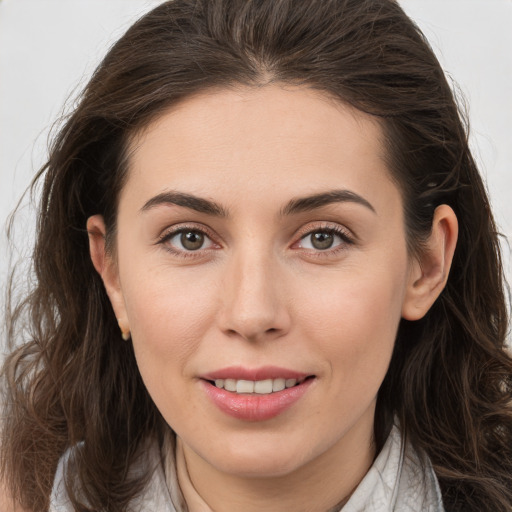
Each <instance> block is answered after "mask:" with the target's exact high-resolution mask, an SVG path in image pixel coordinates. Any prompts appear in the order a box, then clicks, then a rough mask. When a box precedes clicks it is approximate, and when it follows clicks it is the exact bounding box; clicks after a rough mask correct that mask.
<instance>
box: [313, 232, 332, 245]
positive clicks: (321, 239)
mask: <svg viewBox="0 0 512 512" xmlns="http://www.w3.org/2000/svg"><path fill="white" fill-rule="evenodd" d="M310 236H311V245H312V246H313V247H314V248H315V249H318V250H325V249H330V248H331V247H332V245H333V244H334V234H333V233H330V232H327V231H317V232H316V233H312V234H311V235H310Z"/></svg>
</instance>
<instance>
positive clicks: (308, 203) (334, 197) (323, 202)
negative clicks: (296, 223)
mask: <svg viewBox="0 0 512 512" xmlns="http://www.w3.org/2000/svg"><path fill="white" fill-rule="evenodd" d="M333 203H356V204H360V205H362V206H364V207H366V208H368V209H369V210H370V211H372V212H373V213H377V212H376V210H375V208H374V207H373V206H372V205H371V204H370V203H369V202H368V201H367V200H366V199H365V198H364V197H361V196H360V195H358V194H356V193H355V192H352V191H350V190H330V191H329V192H322V193H319V194H314V195H311V196H306V197H299V198H296V199H292V200H291V201H290V202H289V203H288V204H287V205H286V206H285V207H284V208H283V209H282V210H281V215H282V216H284V215H293V214H296V213H302V212H308V211H311V210H316V209H317V208H321V207H322V206H327V205H329V204H333Z"/></svg>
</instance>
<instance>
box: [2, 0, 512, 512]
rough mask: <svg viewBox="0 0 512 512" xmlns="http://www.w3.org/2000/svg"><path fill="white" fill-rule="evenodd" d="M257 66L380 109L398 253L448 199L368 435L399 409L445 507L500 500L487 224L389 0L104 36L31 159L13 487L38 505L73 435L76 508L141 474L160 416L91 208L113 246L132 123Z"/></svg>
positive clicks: (502, 426) (499, 408)
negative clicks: (421, 290) (33, 204)
mask: <svg viewBox="0 0 512 512" xmlns="http://www.w3.org/2000/svg"><path fill="white" fill-rule="evenodd" d="M270 82H282V83H292V84H302V85H304V86H306V87H310V88H314V89H317V90H320V91H324V92H325V93H327V94H329V95H332V96H334V97H336V98H338V99H339V101H341V102H345V103H348V104H350V105H352V106H354V107H355V108H357V109H359V110H361V111H364V112H366V113H369V114H371V115H374V116H377V117H378V118H379V119H380V121H381V124H382V126H383V128H384V132H385V139H386V140H385V145H386V149H387V157H388V167H389V169H390V172H391V173H392V175H393V176H394V179H395V180H396V182H397V184H398V186H399V187H400V189H401V191H402V195H403V200H404V209H405V217H406V221H407V240H408V244H409V249H410V251H412V252H414V251H421V244H422V241H423V240H424V239H425V238H426V237H427V236H428V234H429V231H430V227H431V222H432V217H433V212H434V209H435V208H436V206H438V205H440V204H443V203H444V204H449V205H450V206H451V207H452V208H453V209H454V211H455V213H456V215H457V217H458V220H459V229H460V231H459V241H458V246H457V249H456V253H455V257H454V262H453V266H452V270H451V273H450V276H449V279H448V283H447V286H446V288H445V290H444V291H443V293H442V294H441V296H440V297H439V299H438V300H437V302H436V303H435V304H434V306H433V307H432V308H431V310H430V311H429V312H428V314H427V315H426V316H425V317H424V318H423V319H422V320H419V321H417V322H407V321H402V323H401V325H400V327H399V332H398V336H397V340H396V347H395V351H394V354H393V357H392V361H391V364H390V367H389V371H388V373H387V376H386V378H385V380H384V382H383V384H382V387H381V389H380V391H379V396H378V403H377V413H376V417H375V439H376V442H377V445H378V446H382V443H383V442H384V439H385V435H386V432H387V431H388V429H389V426H390V422H391V421H392V420H393V417H395V416H396V417H398V419H399V420H400V424H401V427H402V430H403V432H404V435H406V436H407V437H408V438H409V439H410V440H411V441H412V443H413V444H414V446H415V447H416V448H417V449H418V450H419V451H421V452H424V453H426V454H427V455H428V456H429V457H430V459H431V461H432V463H433V466H434V469H435V471H436V473H437V476H438V478H439V481H440V484H441V489H442V493H443V498H444V502H445V506H446V508H447V509H448V510H452V511H458V510H461V511H462V510H463V511H481V510H493V511H510V510H511V507H512V406H511V400H512V361H511V359H510V357H509V356H508V355H507V353H506V350H505V338H506V334H507V328H508V319H507V307H506V300H505V293H504V284H503V283H504V281H503V275H502V263H501V260H500V253H499V243H498V235H497V230H496V226H495V224H494V221H493V218H492V215H491V212H490V208H489V202H488V199H487V197H486V192H485V188H484V185H483V184H482V181H481V178H480V176H479V174H478V171H477V168H476V166H475V163H474V160H473V158H472V156H471V154H470V151H469V148H468V140H467V138H468V130H467V126H466V123H465V121H464V116H463V115H462V114H461V113H460V112H459V109H458V107H457V104H456V102H455V100H454V96H453V93H452V91H451V89H450V86H449V84H448V83H447V81H446V79H445V77H444V75H443V72H442V70H441V68H440V66H439V63H438V62H437V60H436V58H435V56H434V54H433V52H432V50H431V49H430V47H429V45H428V43H427V42H426V40H425V38H424V36H423V35H422V33H421V32H420V31H419V29H418V28H417V27H416V26H415V25H414V24H413V23H412V22H411V20H409V19H408V18H407V16H406V15H405V14H404V12H403V11H402V9H401V8H400V7H399V5H398V4H397V3H396V2H395V1H393V0H307V1H306V0H304V1H296V0H295V1H294V0H267V1H264V0H174V1H171V2H167V3H164V4H162V5H161V6H159V7H157V8H156V9H154V10H153V11H152V12H150V13H149V14H147V15H146V16H144V17H143V18H142V19H141V20H139V21H138V22H137V23H136V24H135V25H133V26H132V27H131V28H130V29H129V30H128V32H127V33H126V34H125V35H124V36H123V37H122V38H121V39H120V40H119V41H118V42H117V43H116V44H115V45H114V46H113V48H112V49H111V50H110V51H109V53H108V54H107V56H106V58H105V59H104V61H103V62H102V64H101V65H100V66H99V67H98V69H97V70H96V72H95V73H94V75H93V77H92V79H91V80H90V82H89V84H88V85H87V87H86V88H85V90H84V92H83V94H82V95H81V97H80V100H79V103H78V105H77V107H76V109H75V110H74V112H73V113H72V114H71V115H70V117H69V118H68V120H67V121H66V123H65V125H64V126H63V128H62V129H61V131H60V133H59V134H58V136H57V137H56V138H55V140H54V142H53V145H52V147H51V148H50V154H49V160H48V162H47V163H46V165H45V166H44V167H43V168H42V169H41V171H40V172H39V173H38V175H37V177H36V183H42V196H41V199H40V205H39V217H38V225H37V242H36V246H35V249H34V254H33V267H34V274H35V278H36V285H35V287H34V288H33V290H32V291H31V292H30V294H29V295H28V296H27V297H25V298H21V299H20V300H18V301H17V302H16V301H15V300H14V299H13V301H12V302H13V304H12V305H11V307H10V309H9V311H8V333H7V334H8V340H9V342H10V343H11V347H12V353H11V354H10V356H9V357H8V358H7V360H6V362H5V365H4V368H3V378H4V379H5V384H6V386H5V407H6V413H5V420H4V426H3V434H2V471H3V475H4V477H5V479H6V481H7V482H8V484H9V485H10V488H11V489H12V492H13V493H14V495H15V496H16V497H17V498H18V499H19V501H20V503H22V504H23V505H24V506H26V507H28V508H31V509H32V510H44V509H46V508H47V506H48V500H49V493H50V489H51V486H52V481H53V478H54V473H55V469H56V466H57V462H58V460H59V458H60V457H61V456H62V454H63V452H64V451H65V450H66V449H67V448H69V447H72V446H75V447H76V446H80V449H79V450H76V451H75V453H76V458H75V460H74V461H73V462H74V475H73V478H71V477H70V478H68V486H69V493H70V496H71V497H72V500H73V503H74V504H75V506H76V508H77V510H106V509H107V508H108V510H109V511H110V512H116V511H123V510H126V509H127V505H128V503H129V502H130V500H131V499H133V497H134V496H135V495H137V494H138V493H139V492H140V491H141V489H142V488H143V486H144V483H145V480H144V477H140V476H134V475H133V474H130V473H128V468H129V467H130V466H131V465H132V463H133V462H134V460H135V459H136V457H138V456H139V455H140V454H141V451H142V450H141V448H142V447H143V444H144V442H145V440H147V439H148V438H149V437H151V436H153V437H156V438H157V439H161V438H162V432H163V430H164V428H165V424H164V421H163V419H162V418H161V416H160V414H159V412H158V411H157V409H156V407H155V406H154V404H153V402H152V401H151V398H150V397H149V395H148V393H147V391H146V390H145V388H144V386H143V383H142V381H141V378H140V376H139V373H138V370H137V365H136V362H135V358H134V354H133V350H132V348H131V347H130V344H127V343H123V342H121V341H120V340H119V331H118V326H117V322H116V319H115V317H114V314H113V312H112V309H111V306H110V304H109V301H108V298H107V296H106V294H105V291H104V288H103V284H102V282H101V280H100V278H99V276H98V275H97V274H96V272H95V271H94V268H93V266H92V264H91V261H90V258H89V253H88V239H87V232H86V230H85V225H86V219H87V218H88V217H89V216H91V215H93V214H98V213H100V214H102V215H103V216H104V218H105V221H106V225H107V228H108V243H109V244H110V247H111V248H114V247H115V233H116V209H117V198H118V195H119V191H120V190H121V188H122V186H123V183H124V180H125V179H126V173H127V171H128V167H129V155H127V151H126V148H127V143H128V140H129V138H130V136H131V135H132V134H134V133H135V132H136V131H138V130H140V129H141V128H142V127H144V126H146V125H147V124H148V123H149V122H150V121H151V120H153V119H154V118H155V117H157V116H158V115H159V114H161V113H162V111H163V110H164V109H166V108H168V107H169V106H170V105H172V104H175V103H177V102H179V101H180V100H182V99H183V98H185V97H187V96H190V95H192V94H194V93H196V92H199V91H204V90H207V89H209V88H213V87H230V86H231V85H234V84H244V85H248V86H262V85H264V84H266V83H270ZM21 332H22V333H23V334H24V339H23V341H22V342H19V341H18V340H17V336H18V335H19V334H20V333H21ZM16 343H18V344H19V346H18V348H15V345H16ZM77 482H78V483H77ZM85 504H87V506H86V505H85ZM107 504H108V505H107Z"/></svg>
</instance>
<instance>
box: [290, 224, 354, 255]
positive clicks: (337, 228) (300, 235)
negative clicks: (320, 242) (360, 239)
mask: <svg viewBox="0 0 512 512" xmlns="http://www.w3.org/2000/svg"><path fill="white" fill-rule="evenodd" d="M321 231H327V232H331V233H333V234H334V235H336V236H338V237H339V238H340V239H341V240H342V242H341V243H340V244H338V245H336V246H334V247H333V248H329V249H324V250H322V249H310V248H304V247H295V246H297V245H298V244H300V242H301V241H302V240H304V238H306V237H307V236H309V235H312V234H313V233H317V232H321ZM295 240H296V241H295V242H293V244H292V246H291V247H292V248H296V249H297V250H303V251H304V252H307V253H308V254H310V255H314V256H315V257H322V256H323V257H327V256H329V255H333V254H336V253H337V252H338V251H341V250H345V249H346V248H347V246H350V245H354V244H355V242H356V237H355V235H354V234H353V233H352V232H351V231H350V230H349V229H347V228H346V227H345V226H343V225H340V224H338V223H335V222H327V221H323V222H320V223H317V224H315V223H308V224H306V225H305V226H303V227H301V228H300V229H299V231H298V232H297V234H296V236H295Z"/></svg>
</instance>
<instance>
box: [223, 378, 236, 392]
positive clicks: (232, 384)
mask: <svg viewBox="0 0 512 512" xmlns="http://www.w3.org/2000/svg"><path fill="white" fill-rule="evenodd" d="M224 389H225V390H226V391H236V380H235V379H226V380H225V381H224Z"/></svg>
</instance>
